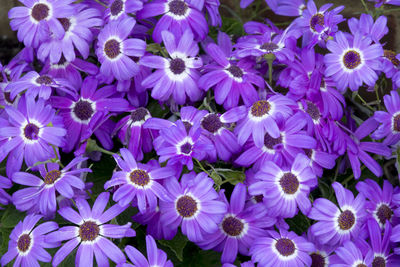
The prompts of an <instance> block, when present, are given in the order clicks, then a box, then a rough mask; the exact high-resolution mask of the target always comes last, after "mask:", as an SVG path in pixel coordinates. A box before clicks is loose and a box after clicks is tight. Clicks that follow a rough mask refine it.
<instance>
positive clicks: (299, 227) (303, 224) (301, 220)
mask: <svg viewBox="0 0 400 267" xmlns="http://www.w3.org/2000/svg"><path fill="white" fill-rule="evenodd" d="M286 222H287V223H288V224H289V226H290V230H292V231H294V232H295V233H296V234H298V235H301V234H303V233H304V232H306V231H307V229H308V228H309V227H310V222H309V221H308V218H307V217H306V216H305V215H304V214H302V213H301V212H299V213H298V214H297V215H296V216H294V217H293V218H290V219H286Z"/></svg>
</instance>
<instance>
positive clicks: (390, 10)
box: [381, 8, 400, 14]
mask: <svg viewBox="0 0 400 267" xmlns="http://www.w3.org/2000/svg"><path fill="white" fill-rule="evenodd" d="M398 11H400V8H391V9H385V10H382V11H381V13H382V14H384V13H390V12H398Z"/></svg>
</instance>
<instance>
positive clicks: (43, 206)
mask: <svg viewBox="0 0 400 267" xmlns="http://www.w3.org/2000/svg"><path fill="white" fill-rule="evenodd" d="M85 160H87V158H82V157H79V158H75V159H73V160H72V161H71V162H70V163H69V164H68V165H67V166H65V168H63V169H62V170H59V167H60V166H59V165H58V164H57V163H47V164H46V165H44V164H42V165H39V166H38V169H39V171H40V174H41V176H42V179H40V178H38V177H36V176H35V175H33V174H30V173H27V172H16V173H14V174H13V176H12V180H13V182H14V183H17V184H22V185H26V186H29V187H28V188H24V189H21V190H18V191H16V192H15V193H14V194H13V196H12V198H13V203H14V205H15V206H16V208H17V209H19V210H22V211H25V210H33V211H39V212H40V213H41V214H42V215H44V216H46V217H53V216H54V215H55V212H56V209H57V201H56V194H57V193H58V194H60V195H62V196H64V197H66V198H73V196H74V195H75V193H74V191H73V188H75V189H78V190H84V189H85V183H84V182H83V181H82V180H81V179H80V178H78V177H77V176H76V175H79V174H81V173H83V172H92V171H91V170H90V169H89V168H82V169H77V165H78V164H80V163H82V162H83V161H85Z"/></svg>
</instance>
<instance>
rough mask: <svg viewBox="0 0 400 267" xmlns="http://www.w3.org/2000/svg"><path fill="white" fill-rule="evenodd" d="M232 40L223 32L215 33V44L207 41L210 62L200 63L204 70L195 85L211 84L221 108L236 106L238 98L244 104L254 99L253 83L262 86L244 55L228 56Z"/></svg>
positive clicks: (205, 86)
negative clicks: (238, 58)
mask: <svg viewBox="0 0 400 267" xmlns="http://www.w3.org/2000/svg"><path fill="white" fill-rule="evenodd" d="M232 48H233V47H232V44H231V40H230V38H229V36H228V35H227V34H225V33H219V34H218V45H216V44H213V43H211V44H209V45H208V46H207V50H206V51H207V54H208V55H209V56H210V57H211V58H212V59H213V61H214V62H213V63H211V64H207V65H206V66H204V69H205V71H206V74H204V75H202V77H201V78H200V79H199V82H198V83H199V87H201V88H203V89H205V90H208V89H210V88H211V87H214V95H215V102H217V104H220V105H223V106H224V108H225V109H227V110H228V109H230V108H233V107H236V106H237V105H238V104H239V101H240V99H242V100H243V103H244V104H245V105H246V106H250V105H252V104H253V103H254V102H256V101H257V100H258V93H257V90H256V88H254V85H255V86H257V87H258V88H260V89H264V84H265V81H264V79H263V78H262V77H261V76H259V75H258V73H257V72H256V71H255V70H254V68H253V65H252V63H249V61H248V60H246V59H241V60H239V61H238V60H232V59H231V58H232Z"/></svg>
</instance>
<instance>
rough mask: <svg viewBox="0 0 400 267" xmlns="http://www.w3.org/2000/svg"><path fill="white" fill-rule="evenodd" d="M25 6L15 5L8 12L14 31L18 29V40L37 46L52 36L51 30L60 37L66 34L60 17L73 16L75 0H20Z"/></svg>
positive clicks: (27, 44)
mask: <svg viewBox="0 0 400 267" xmlns="http://www.w3.org/2000/svg"><path fill="white" fill-rule="evenodd" d="M20 2H21V3H22V4H23V5H24V6H18V7H13V8H12V9H11V10H10V11H9V12H8V17H9V18H10V19H11V21H10V26H11V29H12V30H13V31H16V30H18V33H17V36H18V40H19V41H21V42H24V44H25V46H28V47H33V48H37V47H38V46H39V45H40V44H41V43H42V42H43V41H46V40H47V39H49V38H50V33H49V31H51V32H52V33H53V34H54V35H55V36H57V37H58V38H62V37H63V36H64V34H65V31H64V28H63V26H62V24H61V22H60V21H59V19H60V18H65V17H69V16H72V15H73V14H74V8H73V5H72V3H73V2H74V0H64V1H58V0H29V1H27V0H20Z"/></svg>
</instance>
